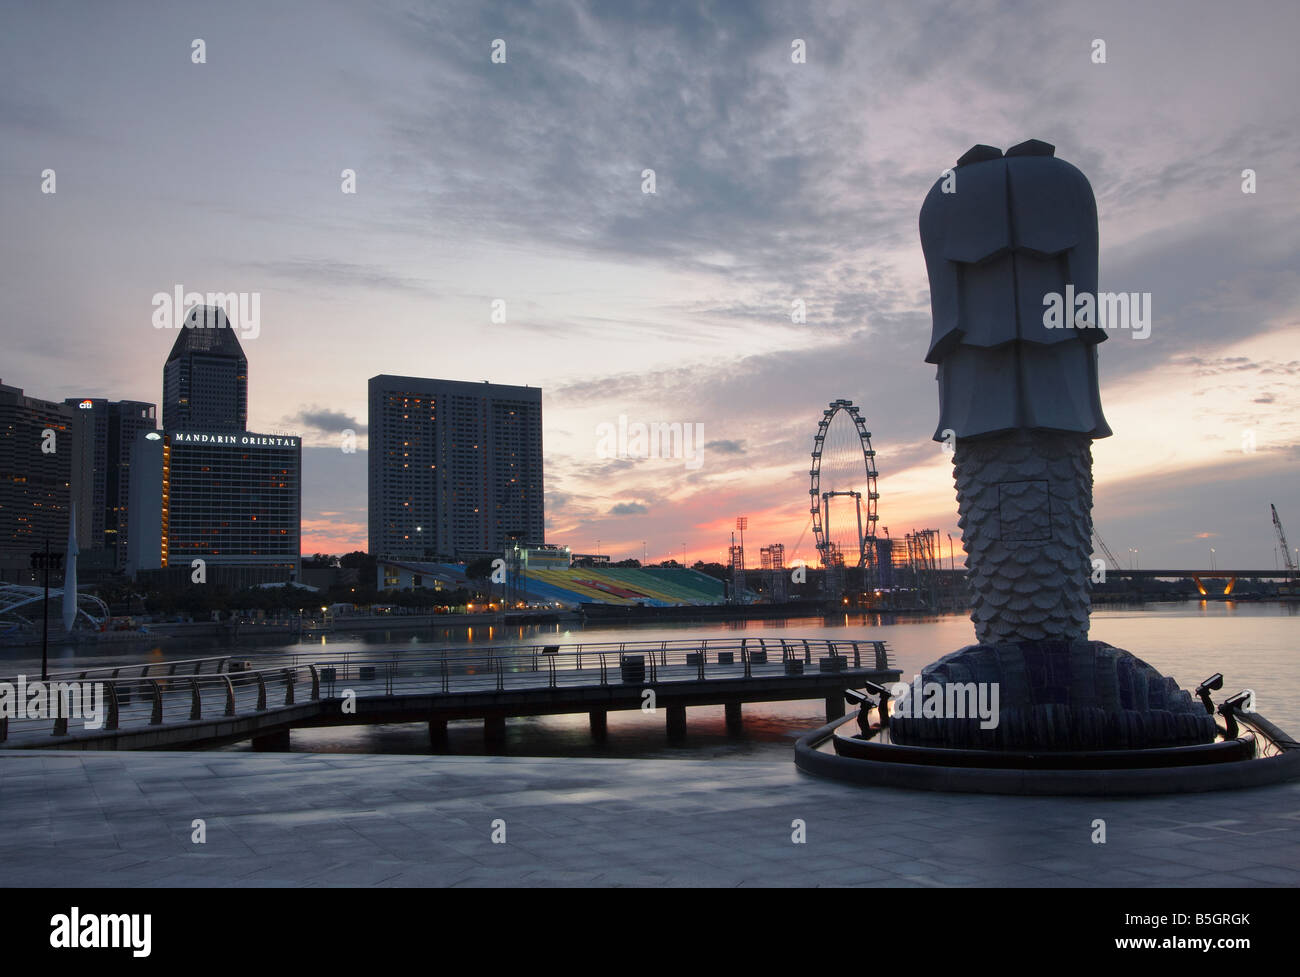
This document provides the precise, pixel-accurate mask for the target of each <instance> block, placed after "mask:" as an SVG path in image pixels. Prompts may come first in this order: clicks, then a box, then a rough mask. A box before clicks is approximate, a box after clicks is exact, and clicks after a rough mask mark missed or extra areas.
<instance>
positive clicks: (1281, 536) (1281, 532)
mask: <svg viewBox="0 0 1300 977" xmlns="http://www.w3.org/2000/svg"><path fill="white" fill-rule="evenodd" d="M1268 507H1269V509H1271V510H1272V511H1273V528H1274V529H1276V530H1277V538H1278V542H1279V543H1281V544H1282V562H1283V563H1285V564H1286V572H1287V578H1288V583H1290V584H1291V586H1292V588H1294V587H1295V578H1296V560H1295V557H1294V556H1292V555H1291V547H1290V545H1289V544H1288V543H1287V541H1286V530H1285V529H1283V528H1282V520H1281V519H1279V518H1278V517H1277V506H1275V505H1273V503H1271V502H1270V503H1269V504H1268Z"/></svg>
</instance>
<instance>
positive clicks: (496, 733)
mask: <svg viewBox="0 0 1300 977" xmlns="http://www.w3.org/2000/svg"><path fill="white" fill-rule="evenodd" d="M483 741H484V742H485V743H487V745H488V746H502V745H504V744H505V741H506V717H505V716H487V717H486V718H484V720H483Z"/></svg>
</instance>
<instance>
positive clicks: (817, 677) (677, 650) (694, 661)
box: [0, 638, 901, 750]
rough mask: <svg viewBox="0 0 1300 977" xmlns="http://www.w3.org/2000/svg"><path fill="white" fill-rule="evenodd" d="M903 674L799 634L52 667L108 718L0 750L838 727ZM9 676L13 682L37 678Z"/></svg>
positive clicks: (44, 731)
mask: <svg viewBox="0 0 1300 977" xmlns="http://www.w3.org/2000/svg"><path fill="white" fill-rule="evenodd" d="M900 675H901V673H900V672H899V671H898V669H896V668H895V667H893V663H892V662H891V660H890V657H889V652H888V649H887V647H886V644H885V642H884V641H862V640H857V641H831V640H825V639H790V638H781V639H774V638H766V639H765V638H726V639H706V640H692V641H683V640H677V641H639V642H634V641H625V642H601V643H583V644H570V645H546V644H534V645H512V646H499V647H483V648H473V647H471V648H466V647H465V646H457V647H454V648H448V649H445V650H442V651H440V652H433V653H429V652H420V653H415V654H408V653H403V652H391V653H389V654H387V655H380V656H372V655H366V656H357V655H354V654H342V655H339V654H336V655H334V656H332V657H330V656H323V657H320V658H311V657H308V656H304V655H291V656H280V657H276V658H262V659H258V660H257V661H256V662H251V661H247V660H243V659H238V658H232V657H215V658H197V659H190V660H187V661H170V662H152V663H147V664H139V665H128V666H121V667H110V668H91V669H81V670H71V671H63V672H57V673H51V674H50V676H49V680H48V681H49V684H50V685H53V687H54V689H55V691H56V693H57V691H58V690H59V689H60V688H62V689H65V690H67V693H68V695H69V696H71V695H73V694H74V692H80V690H81V689H82V688H83V687H89V688H91V689H93V688H94V687H95V686H99V687H101V688H102V696H103V700H102V701H103V714H102V716H101V717H100V721H101V726H100V728H96V729H91V728H87V726H86V724H85V721H84V719H82V718H71V719H69V718H68V711H67V705H68V704H70V703H67V704H65V708H64V709H61V710H60V712H61V714H62V718H52V717H49V718H47V717H43V716H42V717H39V718H34V717H30V716H28V717H24V718H16V717H14V718H0V748H8V749H14V748H46V749H49V748H54V749H71V750H87V749H90V750H98V749H103V750H130V749H145V750H148V749H182V748H194V747H199V746H207V745H216V744H220V743H228V742H235V741H239V740H244V739H251V740H252V741H253V745H254V748H256V749H266V750H287V749H288V748H289V740H290V731H291V730H293V729H302V728H311V727H320V726H350V725H367V724H380V723H412V722H427V723H428V724H429V735H430V741H431V744H432V745H433V746H434V747H435V748H440V747H443V746H445V744H446V736H447V723H448V722H451V721H454V720H462V719H481V720H483V724H484V734H485V737H486V738H487V740H488V742H489V743H499V742H501V741H502V740H503V739H504V736H505V722H506V719H507V718H508V717H510V716H541V715H558V714H564V713H580V712H586V713H588V714H589V717H590V722H591V728H592V732H593V733H594V734H596V735H598V736H599V735H603V734H604V733H605V731H606V721H607V715H608V713H609V712H610V711H615V710H630V709H642V708H643V707H645V706H652V707H653V708H654V709H656V710H658V709H663V710H664V712H665V715H666V721H667V731H668V735H669V737H670V738H680V737H682V736H684V735H685V732H686V709H687V708H688V707H690V706H705V705H714V706H716V705H722V706H724V707H725V709H726V716H727V723H728V725H729V726H731V727H733V728H734V727H736V726H738V725H739V724H740V722H741V706H742V704H743V703H746V702H779V701H787V700H792V699H819V698H820V699H824V700H825V704H826V716H827V721H830V720H832V719H835V718H838V717H839V716H842V715H843V714H844V698H843V692H844V689H845V688H851V687H854V686H861V685H862V684H863V683H864V682H894V681H897V680H898V679H899V678H900ZM7 681H8V682H10V683H11V684H13V685H14V686H15V690H16V688H17V686H18V685H19V683H20V681H23V682H25V683H26V686H27V688H28V689H30V688H31V686H32V684H33V682H35V681H37V679H35V678H34V677H31V676H27V677H25V678H24V679H21V680H20V679H19V678H17V677H15V678H12V679H9V680H7ZM649 693H653V696H652V698H651V696H650V695H649Z"/></svg>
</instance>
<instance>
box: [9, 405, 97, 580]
mask: <svg viewBox="0 0 1300 977" xmlns="http://www.w3.org/2000/svg"><path fill="white" fill-rule="evenodd" d="M77 415H78V411H77V409H76V408H75V407H69V406H68V405H67V404H60V403H55V402H54V401H49V400H39V399H37V398H36V397H27V396H25V395H24V394H23V391H22V390H21V389H20V388H18V387H7V386H5V385H4V384H2V383H0V579H3V580H7V581H11V582H16V581H19V580H24V579H27V577H26V574H27V571H28V569H29V568H30V555H31V553H33V552H34V551H36V550H39V549H42V548H43V547H44V545H45V542H46V540H49V542H50V547H51V549H52V550H53V551H55V552H59V553H62V552H63V550H64V548H65V543H66V540H67V538H68V518H69V504H70V503H71V502H72V501H73V499H74V498H75V497H76V492H77V491H78V489H80V487H81V486H80V483H79V482H78V481H77V479H78V475H79V473H78V465H77V459H78V457H79V456H80V455H81V454H82V453H83V450H82V444H81V439H82V437H83V432H84V431H85V425H84V424H82V422H81V419H80V418H79V417H78V416H77Z"/></svg>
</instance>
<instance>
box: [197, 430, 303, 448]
mask: <svg viewBox="0 0 1300 977" xmlns="http://www.w3.org/2000/svg"><path fill="white" fill-rule="evenodd" d="M171 440H172V444H231V445H240V446H245V447H262V448H296V447H298V442H299V439H298V438H295V437H289V436H288V435H278V434H242V433H241V434H194V433H191V432H189V431H182V432H177V433H175V434H173V435H171Z"/></svg>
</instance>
